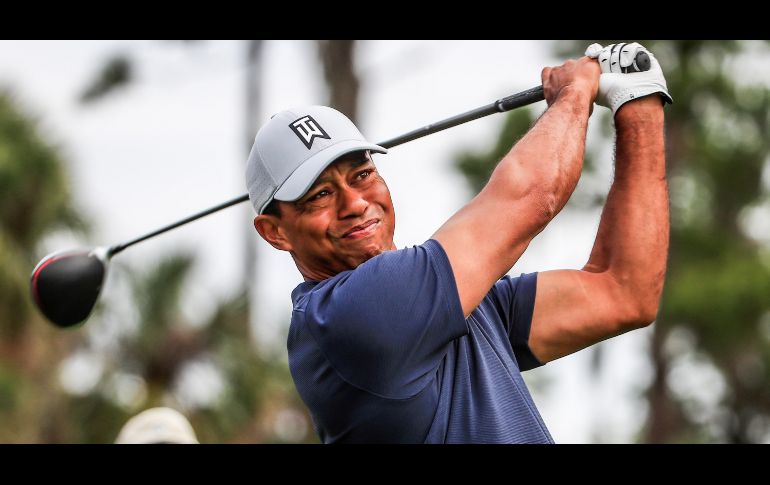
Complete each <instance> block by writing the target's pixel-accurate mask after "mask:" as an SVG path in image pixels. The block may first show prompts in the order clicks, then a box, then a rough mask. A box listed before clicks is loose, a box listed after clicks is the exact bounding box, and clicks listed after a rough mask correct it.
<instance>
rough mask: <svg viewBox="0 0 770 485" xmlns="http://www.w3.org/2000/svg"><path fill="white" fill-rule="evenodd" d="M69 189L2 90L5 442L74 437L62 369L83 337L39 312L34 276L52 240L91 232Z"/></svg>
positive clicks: (0, 420)
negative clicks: (63, 406)
mask: <svg viewBox="0 0 770 485" xmlns="http://www.w3.org/2000/svg"><path fill="white" fill-rule="evenodd" d="M70 190H71V189H70V183H69V180H68V178H67V174H66V163H65V161H64V160H63V159H62V157H61V155H60V152H59V149H58V148H57V147H56V146H54V145H52V144H51V143H50V141H48V140H45V139H44V138H43V137H42V136H41V134H40V129H39V127H38V122H37V120H35V119H34V118H33V117H32V116H30V115H29V114H27V113H25V112H24V110H23V109H22V108H21V106H20V103H19V102H18V101H17V100H16V98H15V97H14V95H13V94H11V92H9V91H8V90H2V91H0V268H1V269H0V442H5V443H8V442H12V443H20V442H21V443H37V442H56V441H60V440H66V439H67V435H66V423H64V422H59V421H58V420H57V419H56V418H55V416H57V415H58V413H57V412H56V408H57V406H58V405H59V404H60V403H61V402H62V401H63V400H66V399H67V397H66V395H64V393H63V392H62V390H61V387H60V386H59V385H58V379H57V377H58V375H57V372H56V371H57V367H58V363H59V361H60V360H61V359H62V358H63V357H64V356H65V355H66V354H67V353H68V352H69V350H70V349H71V348H72V347H73V346H74V345H76V344H77V342H78V341H79V340H80V337H79V336H78V335H77V334H75V333H71V332H70V333H67V332H62V331H61V330H58V329H56V328H54V327H52V326H50V325H48V324H47V323H45V321H44V320H43V318H42V317H41V316H40V314H39V313H38V312H37V311H35V310H34V309H33V306H32V303H31V300H30V296H29V277H30V273H31V272H32V269H33V267H34V266H35V264H36V263H37V260H38V259H39V258H40V256H42V254H41V251H42V250H44V249H43V245H44V242H45V239H46V238H47V237H49V236H51V235H52V234H55V233H56V232H57V231H64V230H66V231H73V232H81V233H82V232H84V231H86V229H87V225H86V223H85V222H84V219H83V218H82V217H81V216H80V215H79V213H78V211H77V209H76V208H75V204H74V202H73V200H72V196H71V191H70Z"/></svg>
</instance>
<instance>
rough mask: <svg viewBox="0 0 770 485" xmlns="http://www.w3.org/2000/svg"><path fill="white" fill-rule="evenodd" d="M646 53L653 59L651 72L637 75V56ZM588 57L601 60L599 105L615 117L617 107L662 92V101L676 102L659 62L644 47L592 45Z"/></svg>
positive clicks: (587, 53) (597, 102) (597, 101)
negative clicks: (607, 109)
mask: <svg viewBox="0 0 770 485" xmlns="http://www.w3.org/2000/svg"><path fill="white" fill-rule="evenodd" d="M639 51H644V52H646V53H647V55H648V56H650V69H649V70H648V71H642V72H635V71H637V70H638V67H637V66H636V55H637V53H638V52H639ZM585 55H587V56H588V57H591V58H594V59H598V60H599V65H600V66H601V68H602V75H601V77H600V78H599V94H598V96H597V97H596V104H598V105H600V106H606V107H608V108H610V109H611V110H612V116H613V118H614V117H615V113H617V111H618V108H620V107H621V106H622V105H623V104H624V103H627V102H628V101H633V100H634V99H637V98H641V97H642V96H647V95H649V94H654V93H660V95H661V96H662V97H663V100H664V101H666V102H669V103H673V102H674V100H673V99H672V98H671V95H669V94H668V87H667V86H666V78H664V77H663V71H662V70H661V68H660V64H658V60H657V59H655V56H654V55H652V52H650V51H648V50H647V49H645V48H644V46H642V45H641V44H639V43H637V42H634V43H631V44H625V43H620V44H610V45H608V46H607V47H602V46H601V45H599V44H591V45H589V46H588V48H587V49H586V52H585Z"/></svg>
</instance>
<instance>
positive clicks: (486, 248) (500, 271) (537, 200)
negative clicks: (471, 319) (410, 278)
mask: <svg viewBox="0 0 770 485" xmlns="http://www.w3.org/2000/svg"><path fill="white" fill-rule="evenodd" d="M536 185H537V184H534V183H530V181H529V180H527V172H526V171H525V170H522V171H521V172H520V173H518V174H514V173H513V170H512V169H511V168H510V167H507V168H503V167H502V166H499V167H498V170H496V171H495V174H494V175H493V176H492V178H491V179H490V181H489V183H488V184H487V185H486V186H485V187H484V189H483V190H482V191H481V192H480V193H479V194H478V195H477V196H476V197H475V198H474V199H473V200H471V201H470V202H469V203H468V204H467V205H466V206H465V207H463V208H462V209H460V211H458V212H457V213H456V214H454V215H453V216H452V217H451V218H450V219H449V220H448V221H447V222H446V223H445V224H444V225H443V226H441V228H440V229H439V230H438V231H437V232H436V233H435V234H434V235H433V236H432V239H436V240H438V241H439V242H440V243H441V245H442V246H443V248H444V250H445V251H446V254H447V256H448V258H449V261H450V262H451V265H452V270H453V272H454V276H455V281H456V284H457V291H458V294H459V297H460V303H461V305H462V311H463V315H465V316H468V315H469V314H470V313H471V312H472V311H473V310H474V309H475V308H476V307H477V306H478V305H479V303H480V302H481V300H482V299H483V298H484V296H485V295H486V294H487V292H488V291H489V290H490V288H491V287H492V285H494V284H495V282H496V281H497V280H498V279H499V278H500V277H502V276H503V275H504V274H506V273H507V272H508V271H509V270H510V269H511V268H512V267H513V265H514V263H516V261H518V259H519V258H520V257H521V255H522V254H523V253H524V250H525V249H527V246H528V245H529V243H530V241H531V240H532V239H533V238H534V237H535V236H536V235H537V234H538V233H539V232H540V231H541V230H542V229H543V227H545V224H546V223H547V222H548V221H549V220H550V218H551V217H552V216H553V213H552V212H551V211H549V207H548V203H547V197H544V196H543V193H542V192H537V191H536V190H533V187H535V186H536Z"/></svg>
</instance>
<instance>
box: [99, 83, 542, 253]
mask: <svg viewBox="0 0 770 485" xmlns="http://www.w3.org/2000/svg"><path fill="white" fill-rule="evenodd" d="M543 99H545V97H544V95H543V86H537V87H535V88H531V89H527V90H526V91H522V92H520V93H516V94H512V95H511V96H508V97H505V98H502V99H498V100H497V101H495V102H494V103H490V104H488V105H485V106H481V107H479V108H476V109H472V110H470V111H466V112H465V113H462V114H459V115H456V116H452V117H451V118H447V119H445V120H441V121H438V122H436V123H431V124H429V125H426V126H423V127H422V128H418V129H416V130H413V131H410V132H409V133H405V134H403V135H401V136H397V137H396V138H391V139H390V140H386V141H384V142H382V143H378V145H380V146H382V147H385V148H393V147H395V146H398V145H401V144H404V143H407V142H410V141H412V140H416V139H418V138H422V137H424V136H427V135H431V134H433V133H438V132H439V131H444V130H446V129H447V128H452V127H453V126H457V125H461V124H463V123H467V122H469V121H473V120H477V119H479V118H483V117H485V116H489V115H491V114H494V113H504V112H506V111H510V110H512V109H515V108H520V107H522V106H526V105H528V104H532V103H536V102H538V101H542V100H543ZM247 200H249V194H243V195H241V196H239V197H236V198H234V199H231V200H228V201H227V202H223V203H221V204H219V205H216V206H214V207H211V208H209V209H206V210H204V211H202V212H198V213H197V214H193V215H191V216H190V217H186V218H184V219H182V220H181V221H178V222H175V223H173V224H169V225H168V226H164V227H161V228H160V229H157V230H155V231H153V232H151V233H149V234H145V235H144V236H140V237H138V238H136V239H132V240H131V241H128V242H124V243H121V244H116V245H114V246H111V247H110V248H109V249H108V250H107V257H108V258H109V257H112V256H113V255H115V254H117V253H119V252H121V251H123V250H124V249H126V248H128V247H129V246H133V245H134V244H136V243H140V242H142V241H144V240H145V239H149V238H151V237H155V236H157V235H158V234H163V233H164V232H166V231H170V230H171V229H174V228H176V227H179V226H182V225H184V224H187V223H188V222H192V221H194V220H196V219H200V218H201V217H204V216H207V215H209V214H211V213H214V212H218V211H220V210H222V209H226V208H228V207H230V206H233V205H236V204H240V203H241V202H245V201H247Z"/></svg>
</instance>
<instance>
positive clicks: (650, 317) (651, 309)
mask: <svg viewBox="0 0 770 485" xmlns="http://www.w3.org/2000/svg"><path fill="white" fill-rule="evenodd" d="M657 318H658V305H654V306H652V305H648V306H645V307H643V308H641V309H640V310H639V312H638V313H637V315H636V317H635V318H633V319H632V320H631V322H630V326H631V328H632V329H638V328H644V327H648V326H650V325H652V323H653V322H654V321H655V320H656V319H657Z"/></svg>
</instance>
